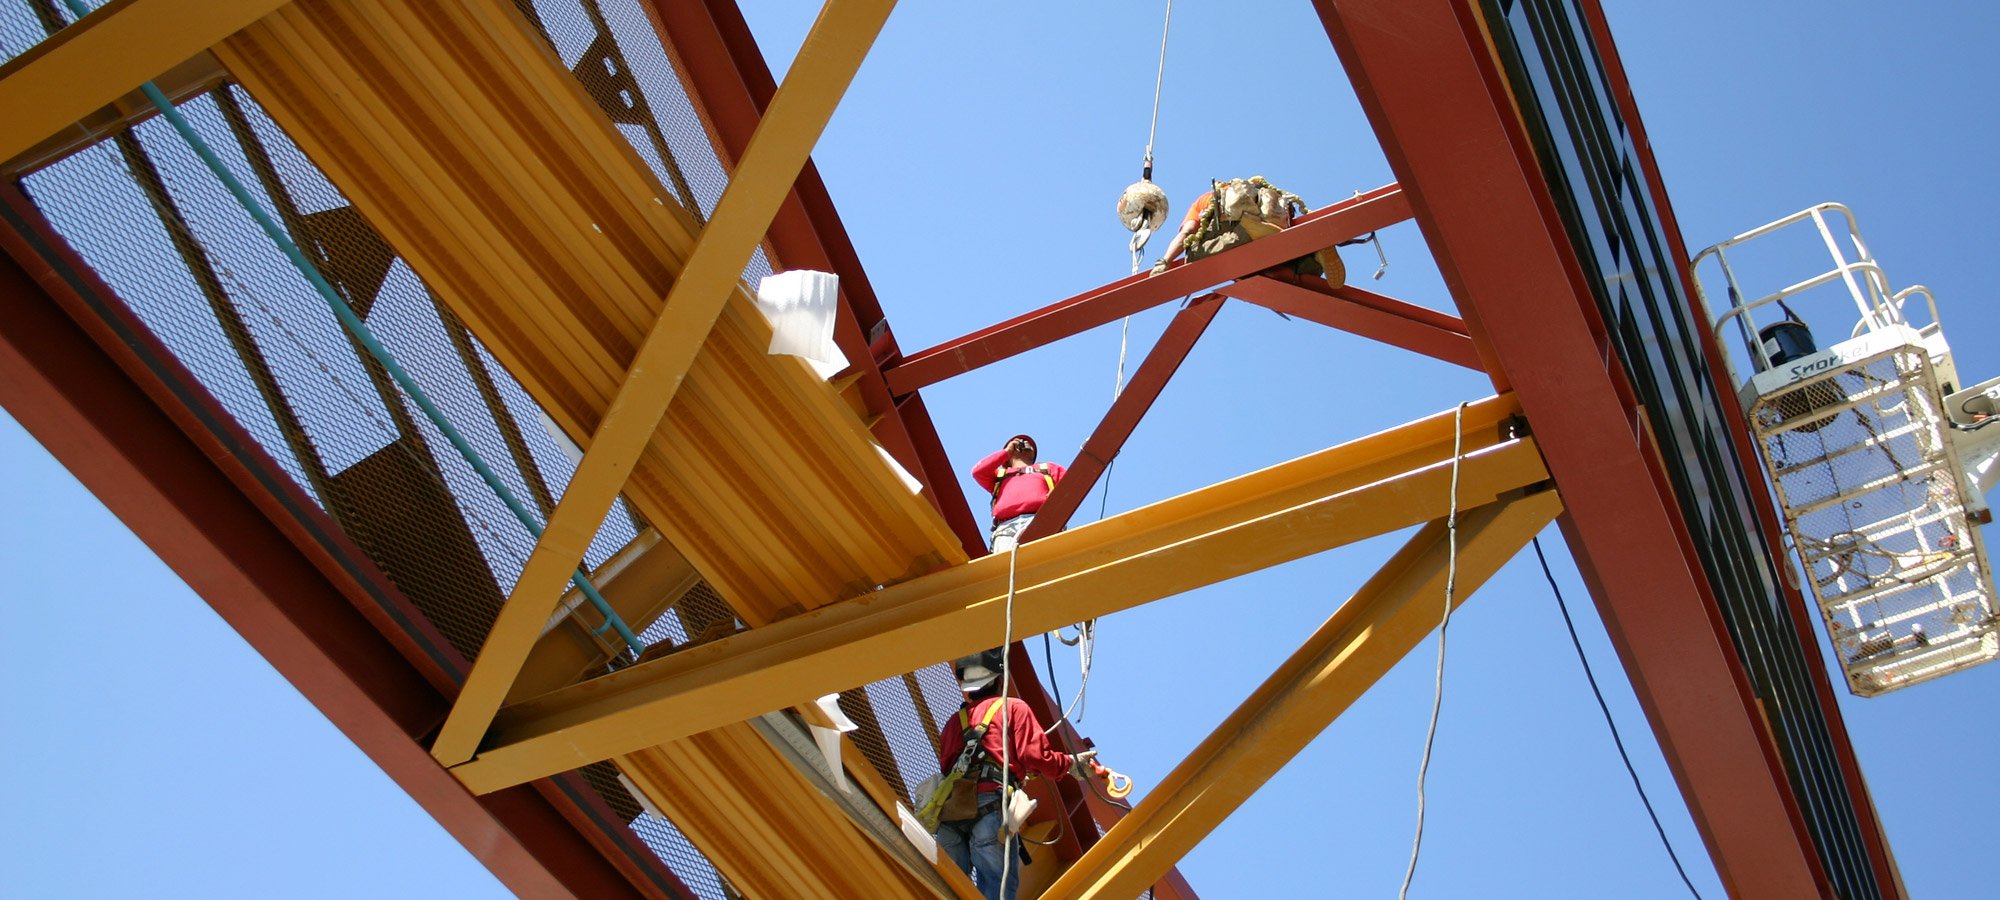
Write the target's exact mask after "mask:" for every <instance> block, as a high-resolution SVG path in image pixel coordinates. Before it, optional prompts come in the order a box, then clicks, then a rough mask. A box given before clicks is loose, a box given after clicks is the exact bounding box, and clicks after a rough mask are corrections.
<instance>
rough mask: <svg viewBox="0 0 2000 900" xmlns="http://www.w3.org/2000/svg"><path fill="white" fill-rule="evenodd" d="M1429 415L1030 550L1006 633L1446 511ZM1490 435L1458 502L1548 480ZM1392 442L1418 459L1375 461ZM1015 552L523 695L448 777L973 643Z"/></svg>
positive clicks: (794, 694) (1481, 441)
mask: <svg viewBox="0 0 2000 900" xmlns="http://www.w3.org/2000/svg"><path fill="white" fill-rule="evenodd" d="M1498 405H1501V404H1494V403H1491V402H1489V404H1488V405H1487V406H1486V408H1485V409H1484V410H1482V411H1483V412H1486V413H1489V414H1490V413H1491V412H1492V411H1493V409H1494V407H1495V406H1498ZM1436 424H1437V423H1436V417H1434V418H1433V419H1432V420H1426V421H1425V422H1419V423H1415V424H1413V425H1409V426H1404V427H1403V429H1399V430H1398V431H1394V432H1387V433H1385V434H1383V435H1377V436H1374V437H1373V438H1368V439H1363V440H1361V441H1356V442H1354V443H1353V444H1349V445H1344V446H1342V447H1336V448H1333V449H1331V450H1327V451H1323V452H1321V453H1319V454H1314V455H1312V456H1308V457H1304V458H1302V459H1299V460H1294V461H1292V462H1289V463H1284V464H1281V465H1279V466H1275V467H1272V468H1271V469H1267V470H1265V471H1263V472H1259V473H1256V474H1255V475H1252V476H1246V477H1244V478H1239V479H1235V480H1232V481H1228V482H1224V483H1222V484H1219V485H1214V486H1211V487H1208V488H1203V489H1201V490H1198V491H1195V492H1192V493H1190V494H1186V495H1183V496H1181V497H1178V498H1174V499H1172V500H1167V501H1162V502H1161V503H1157V504H1153V505H1152V506H1148V507H1143V508H1141V509H1138V510H1134V511H1132V512H1129V513H1126V514H1123V515H1120V516H1114V517H1112V518H1109V519H1105V520H1103V521H1100V522H1096V523H1093V524H1091V525H1087V526H1084V527H1081V528H1077V529H1073V530H1071V531H1068V532H1064V533H1062V534H1057V535H1051V536H1050V537H1047V538H1043V539H1041V540H1039V541H1035V542H1033V543H1031V544H1028V545H1025V546H1024V547H1023V548H1022V550H1021V551H1020V560H1019V563H1018V567H1017V569H1018V571H1017V575H1016V583H1017V591H1016V594H1015V601H1014V625H1015V629H1016V631H1017V632H1018V633H1021V634H1033V633H1035V632H1037V631H1048V630H1052V629H1055V628H1058V627H1061V626H1062V625H1064V624H1067V623H1069V622H1076V621H1081V620H1083V619H1088V618H1093V617H1097V616H1102V615H1106V614H1109V613H1112V612H1116V611H1118V610H1122V609H1129V608H1131V607H1134V606H1138V605H1140V604H1143V603H1147V602H1150V601H1152V600H1156V599H1159V598H1162V597H1167V596H1172V595H1174V594H1177V593H1181V592H1183V591H1187V590H1192V589H1193V588H1196V587H1200V586H1202V585H1206V584H1212V583H1214V582H1217V581H1221V580H1224V579H1227V578H1232V577H1235V576H1238V575H1242V574H1245V573H1248V572H1253V571H1256V570H1258V569H1262V568H1266V567H1269V566H1273V565H1277V564H1280V563H1283V562H1288V561H1290V560H1294V559H1298V558H1300V557H1303V556H1307V555H1310V554H1313V553H1317V552H1320V551H1322V550H1326V549H1329V548H1332V547H1337V546H1341V545H1343V544H1346V543H1350V542H1353V541H1357V540H1361V539H1364V538H1367V537H1372V536H1374V535H1377V534H1383V533H1386V532H1389V531H1393V530H1395V529H1398V528H1403V527H1407V526H1409V525H1415V524H1419V523H1422V522H1427V521H1429V520H1431V519H1434V518H1437V517H1439V516H1442V515H1444V513H1445V504H1446V500H1445V488H1446V484H1447V481H1448V479H1449V476H1450V465H1449V463H1448V462H1447V461H1445V460H1444V459H1441V458H1438V457H1441V456H1447V455H1448V453H1449V438H1448V436H1447V437H1446V438H1445V442H1444V448H1443V450H1442V451H1439V450H1438V448H1437V447H1436V446H1435V444H1433V443H1431V442H1430V441H1428V440H1425V436H1426V434H1427V433H1429V432H1432V431H1433V429H1434V426H1435V425H1436ZM1444 425H1445V427H1446V429H1449V427H1450V418H1449V416H1448V415H1447V416H1445V417H1444ZM1431 436H1433V437H1434V435H1431ZM1496 437H1497V436H1496V435H1487V434H1479V435H1471V436H1470V437H1469V440H1468V444H1469V445H1472V446H1475V447H1476V448H1477V449H1475V450H1473V451H1472V452H1471V453H1469V454H1468V455H1467V457H1466V460H1465V463H1464V468H1463V477H1462V480H1461V485H1460V497H1461V505H1462V506H1463V507H1466V508H1470V507H1473V506H1478V505H1481V504H1485V503H1490V502H1492V501H1493V500H1494V499H1496V498H1497V497H1499V496H1500V495H1501V494H1503V493H1505V492H1507V491H1510V490H1514V489H1517V488H1520V487H1523V486H1525V485H1529V484H1533V483H1536V482H1539V481H1541V480H1544V479H1546V478H1547V472H1546V470H1545V469H1544V468H1543V466H1542V462H1541V457H1540V454H1539V451H1538V450H1537V449H1536V447H1535V445H1534V442H1533V440H1532V439H1531V438H1520V439H1515V440H1508V441H1503V442H1499V443H1494V441H1495V439H1496ZM1397 447H1403V448H1406V449H1410V450H1415V451H1419V454H1418V455H1417V456H1416V458H1414V459H1405V460H1403V462H1402V466H1403V468H1396V469H1394V470H1393V471H1387V472H1385V471H1383V467H1384V466H1391V467H1393V466H1394V465H1395V458H1396V456H1397V454H1395V453H1394V452H1390V451H1392V449H1393V448H1397ZM1423 451H1428V452H1423ZM1385 452H1386V453H1387V455H1386V457H1385V455H1384V454H1385ZM1007 564H1008V560H1007V559H1006V558H1005V557H1000V556H994V557H986V558H983V559H980V560H977V561H974V562H972V563H969V564H966V565H963V566H959V567H956V568H953V569H949V570H945V571H942V572H938V573H936V574H932V575H928V576H924V577H922V578H917V579H913V580H911V581H907V582H904V583H901V584H897V585H893V586H890V587H888V588H886V589H884V590H881V591H876V592H873V593H869V594H865V595H862V596H859V597H855V598H853V599H850V600H847V601H845V602H842V603H839V604H835V605H832V606H828V607H825V608H822V609H819V610H815V611H813V612H810V613H807V614H805V615H802V616H798V617H796V618H792V619H787V620H785V621H782V622H778V623H775V624H772V625H768V626H765V627H762V628H757V629H753V630H751V631H749V632H746V633H744V634H740V635H737V636H734V637H731V638H726V639H724V640H722V641H718V642H716V643H713V644H707V645H703V646H698V647H692V648H689V649H687V650H684V651H681V652H678V653H674V654H671V655H668V656H666V657H663V658H660V659H656V660H651V661H648V662H646V663H642V664H640V665H637V666H633V667H631V668H628V669H624V670H621V671H619V672H616V673H612V674H610V675H607V676H603V677H600V678H596V679H592V680H591V681H588V682H585V683H582V684H579V685H576V686H574V687H571V688H566V689H563V690H561V691H557V692H554V693H552V694H548V695H545V696H543V697H540V698H537V699H534V700H529V701H525V702H523V703H520V704H516V705H514V706H511V707H508V708H507V709H506V710H503V711H502V713H501V715H500V716H499V717H498V718H497V719H496V721H495V723H494V728H493V732H492V734H491V735H490V742H489V745H488V746H487V747H486V748H485V749H483V750H482V751H481V752H480V754H479V756H478V757H477V758H475V759H473V760H472V761H471V762H468V763H465V764H462V765H459V766H456V767H454V769H453V771H454V773H456V774H458V776H459V778H460V780H461V781H463V782H464V783H465V784H466V785H467V786H468V787H470V788H472V789H473V790H474V791H475V792H479V793H485V792H488V791H493V790H498V789H501V788H504V787H507V786H509V785H513V784H519V783H521V782H524V781H529V780H533V779H535V778H540V777H543V776H545V775H548V774H551V773H554V772H560V771H564V770H567V769H571V768H574V767H576V766H579V765H583V764H587V763H590V762H595V761H596V760H599V759H604V758H607V757H610V756H614V755H618V754H622V753H627V752H631V751H632V750H635V749H637V748H640V747H645V746H649V745H652V744H656V743H659V742H662V741H668V740H674V739H676V738H680V737H684V736H686V735H688V734H691V733H694V732H698V731H701V730H704V729H708V728H714V727H718V726H721V725H724V724H727V723H730V722H735V721H740V720H742V719H744V718H747V717H749V716H752V715H756V714H759V713H761V712H764V711H767V710H771V709H777V708H781V707H784V706H788V705H792V704H795V703H801V702H805V701H807V700H810V699H811V698H813V697H817V696H820V695H823V694H826V693H828V692H831V691H835V690H843V689H847V688H851V687H854V686H856V685H860V684H865V683H868V682H870V681H874V680H877V679H881V678H886V677H893V676H895V675H897V674H899V673H902V672H908V671H912V670H915V669H917V668H920V667H922V666H925V665H929V664H931V663H934V662H937V661H938V660H939V659H941V658H943V659H948V658H951V657H952V656H955V655H958V654H962V653H968V652H972V651H975V650H978V649H980V648H981V647H984V646H988V645H990V644H991V643H992V640H993V635H995V634H998V633H999V632H1000V629H1001V619H1002V606H1003V601H1004V599H1005V597H1006V587H1007Z"/></svg>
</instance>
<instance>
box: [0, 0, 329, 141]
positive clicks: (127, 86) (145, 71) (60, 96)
mask: <svg viewBox="0 0 2000 900" xmlns="http://www.w3.org/2000/svg"><path fill="white" fill-rule="evenodd" d="M288 2H290V0H112V2H110V3H107V4H105V5H104V6H102V7H100V8H98V9H96V10H93V11H92V12H91V14H90V15H88V16H85V17H83V18H82V19H80V20H78V21H77V22H76V23H75V24H72V25H70V26H69V27H67V28H64V29H63V30H61V31H58V32H56V33H55V34H54V35H51V36H50V37H49V38H48V39H47V40H44V41H42V42H41V43H39V44H36V45H35V46H33V47H30V48H29V49H28V50H27V51H26V52H24V53H22V54H21V55H20V56H17V57H15V58H13V59H11V60H8V61H7V64H6V65H4V66H0V122H5V123H7V124H6V127H5V128H0V161H4V160H10V159H13V158H14V157H15V156H16V155H18V154H20V153H21V152H23V151H25V150H27V149H28V148H30V147H33V146H35V145H37V144H40V143H42V142H44V141H46V140H47V139H48V138H49V137H50V136H51V135H54V134H56V133H57V132H59V131H61V130H63V129H64V128H67V127H69V126H71V125H73V124H75V123H76V122H77V121H78V120H80V119H83V118H84V117H86V116H88V115H90V114H91V113H93V112H96V111H97V110H98V109H100V108H102V107H104V106H105V105H107V104H110V103H111V102H113V101H115V100H117V99H118V98H119V97H121V96H124V95H125V94H127V93H129V92H130V91H132V90H133V89H134V88H137V87H138V86H139V85H141V84H144V83H146V82H147V81H150V80H152V79H154V78H156V77H158V76H159V75H160V74H161V73H164V72H166V71H167V70H169V69H172V68H173V67H175V66H177V65H179V64H181V63H182V62H184V61H186V60H187V59H188V58H189V57H192V56H195V55H196V54H199V53H201V52H202V51H204V50H207V49H208V48H209V47H212V46H214V45H215V44H216V43H218V42H220V41H221V40H222V39H224V38H226V37H228V36H230V35H231V34H234V33H236V32H237V31H239V30H241V29H242V28H244V27H245V26H247V25H249V24H251V23H252V22H255V21H257V20H258V19H261V18H263V17H264V16H266V15H268V14H269V13H270V12H271V11H272V10H275V9H278V8H279V7H281V6H284V5H285V4H286V3H288Z"/></svg>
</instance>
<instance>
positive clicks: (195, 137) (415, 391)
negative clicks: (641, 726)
mask: <svg viewBox="0 0 2000 900" xmlns="http://www.w3.org/2000/svg"><path fill="white" fill-rule="evenodd" d="M67 2H68V4H69V8H70V11H71V12H73V13H75V14H76V15H77V16H78V17H82V16H84V15H85V14H87V13H88V12H89V10H88V9H86V8H84V6H83V4H82V3H81V2H80V0H67ZM139 89H140V90H141V91H143V92H144V93H145V95H146V99H147V100H150V101H152V103H153V106H154V107H156V108H158V109H159V111H160V115H162V116H165V117H166V119H167V121H168V122H169V123H171V124H172V125H173V127H174V130H175V131H177V132H179V133H180V136H181V138H182V139H183V140H185V141H187V143H188V147H189V148H191V149H193V150H194V152H195V155H196V156H199V157H201V160H202V162H203V163H206V164H207V165H208V168H209V171H211V172H214V173H215V177H216V178H217V179H220V180H221V181H222V185H223V187H225V188H228V189H229V193H230V194H231V195H232V196H234V197H235V198H236V202H237V203H239V204H241V205H242V206H243V211H244V212H247V213H249V214H250V217H251V218H252V219H255V220H256V221H257V225H258V227H260V228H262V229H264V233H265V234H266V235H268V236H269V237H270V238H271V241H272V242H273V243H275V244H277V245H278V249H279V250H282V251H284V254H285V256H286V258H288V259H290V260H291V261H292V265H294V266H296V267H298V270H299V274H301V275H304V276H305V278H306V281H308V282H310V283H311V284H312V286H313V288H314V289H316V290H318V291H319V295H320V298H321V299H323V300H325V301H326V304H327V306H328V307H329V308H330V309H332V310H333V314H334V316H335V317H336V318H338V319H339V320H340V322H341V324H342V325H345V326H346V327H347V330H348V331H349V332H350V333H352V334H353V335H354V337H355V339H356V340H359V341H360V342H361V345H362V346H363V347H366V348H367V349H368V353H369V355H371V356H373V357H375V359H376V361H378V362H380V363H381V364H382V368H384V369H387V370H388V372H389V377H391V378H394V379H395V380H396V383H397V384H399V385H401V386H402V388H403V390H404V391H405V392H406V393H408V394H409V395H410V399H411V400H414V401H416V404H417V406H418V407H419V408H421V409H422V410H423V411H424V415H425V416H426V417H427V418H429V419H430V420H431V424H433V425H436V426H437V429H438V431H440V432H443V433H444V436H445V439H446V440H448V441H450V442H451V445H452V446H453V447H454V448H456V449H457V450H458V453H459V455H460V456H463V457H465V461H466V462H467V463H468V464H470V465H471V466H472V469H473V471H475V472H478V473H479V477H480V478H481V479H482V480H484V481H485V482H486V485H487V487H490V488H492V489H493V493H495V494H497V495H499V497H500V501H501V502H502V503H504V504H506V505H507V508H508V509H509V510H512V511H513V513H514V516H515V518H518V519H520V520H521V524H522V526H524V527H526V528H527V529H528V533H529V534H532V535H534V536H535V537H536V538H538V539H539V538H540V537H541V536H542V526H541V525H540V524H538V523H537V522H536V521H535V518H534V516H532V515H530V514H529V513H528V509H527V507H525V506H522V505H521V501H520V500H519V499H518V498H516V497H515V496H514V492H513V491H512V490H510V489H508V487H507V485H506V483H505V482H502V481H501V480H500V476H499V475H498V474H496V473H495V472H494V471H493V469H492V467H490V466H488V465H487V464H486V461H485V460H484V459H481V458H480V456H479V453H478V452H477V451H475V450H473V449H472V445H471V444H470V443H468V442H467V441H466V440H465V436H464V435H462V434H460V433H459V431H458V429H457V428H456V427H454V426H453V425H452V424H451V422H450V420H448V419H446V418H445V416H444V413H443V412H442V411H440V410H439V409H438V407H437V404H435V403H432V402H431V398H430V395H428V394H426V393H424V389H423V388H421V387H419V386H418V385H417V382H416V380H415V379H413V378H411V377H410V375H409V373H407V372H405V371H403V367H402V366H401V365H400V364H398V363H397V362H396V358H395V357H394V356H392V355H390V353H389V348H387V347H384V346H382V342H381V341H378V340H376V339H375V335H374V333H373V332H372V331H370V330H369V329H368V325H367V323H365V322H363V321H361V317H360V316H357V315H355V314H354V310H353V309H352V308H350V307H349V306H348V305H347V302H346V301H345V300H343V299H341V296H340V293H339V292H338V291H336V290H334V288H333V285H332V284H330V283H328V282H327V280H326V277H325V276H323V275H321V274H320V272H319V267H317V266H314V265H313V264H312V261H311V260H308V259H306V255H305V253H304V252H302V251H300V250H299V246H298V244H296V243H293V242H292V239H291V236H290V235H288V234H286V233H285V230H284V229H283V228H282V227H280V226H279V225H278V223H277V220H275V219H272V218H271V215H270V213H267V212H265V211H264V207H263V206H262V205H261V204H259V203H258V202H257V199H256V198H255V197H254V196H252V195H251V194H250V191H249V190H248V189H247V188H245V187H244V186H243V183H242V182H241V181H238V180H237V178H236V176H235V175H234V174H232V173H231V172H230V171H229V167H228V166H225V165H223V163H222V159H221V158H220V157H218V156H216V155H215V151H214V150H213V149H211V148H210V147H209V146H208V142H207V141H206V140H204V139H203V138H202V136H201V134H200V132H197V131H195V130H194V126H192V125H190V124H189V123H188V121H187V119H186V118H184V117H182V116H181V113H180V110H178V109H176V108H174V104H173V103H172V102H171V101H169V100H168V99H167V96H166V95H165V94H163V93H161V92H160V89H159V87H158V86H156V85H155V84H153V82H150V81H148V82H146V83H145V84H143V85H141V86H140V88H139ZM569 580H570V583H571V584H574V585H576V587H577V590H580V591H582V592H583V596H584V597H585V598H586V599H588V600H589V601H590V605H591V607H592V608H594V609H596V610H597V611H598V613H599V614H601V615H603V616H604V624H605V625H606V626H608V627H610V628H612V629H615V630H616V631H617V632H618V636H619V637H620V638H623V639H624V641H625V645H626V646H627V647H630V648H631V649H632V653H633V655H635V656H636V655H638V654H640V653H643V652H645V650H646V645H645V643H644V642H642V641H640V640H639V636H638V635H636V634H633V633H632V629H631V627H630V626H628V625H626V624H625V620H624V619H623V618H620V617H619V615H618V613H617V611H616V610H613V609H612V608H611V603H610V601H607V600H605V599H604V595H603V594H601V593H599V592H598V590H597V586H596V585H594V584H591V582H590V578H589V576H586V575H585V574H584V573H583V571H582V570H580V569H579V570H577V571H575V572H572V573H571V574H570V577H569ZM603 631H604V629H603V628H599V629H598V633H600V634H602V633H603Z"/></svg>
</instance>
